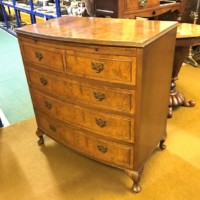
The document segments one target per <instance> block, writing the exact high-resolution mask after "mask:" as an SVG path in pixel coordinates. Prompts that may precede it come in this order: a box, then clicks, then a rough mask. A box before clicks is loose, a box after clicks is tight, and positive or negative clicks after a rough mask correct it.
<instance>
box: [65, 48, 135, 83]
mask: <svg viewBox="0 0 200 200" xmlns="http://www.w3.org/2000/svg"><path fill="white" fill-rule="evenodd" d="M65 60H66V72H67V73H69V74H74V75H77V76H80V77H87V78H91V79H99V80H105V81H109V82H117V83H126V84H132V85H135V82H136V81H135V79H136V78H135V77H136V58H135V57H125V56H109V55H108V56H105V55H95V54H89V53H80V52H73V51H70V52H68V54H66V55H65Z"/></svg>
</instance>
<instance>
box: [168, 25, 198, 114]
mask: <svg viewBox="0 0 200 200" xmlns="http://www.w3.org/2000/svg"><path fill="white" fill-rule="evenodd" d="M197 44H200V25H196V24H186V23H180V24H179V26H178V30H177V36H176V48H175V54H174V64H173V73H172V83H171V94H170V104H169V115H168V116H169V117H172V109H173V108H177V107H179V106H187V107H193V106H195V102H194V101H191V100H190V101H187V100H186V98H185V95H184V94H183V93H181V92H179V91H177V90H176V83H175V81H176V80H178V74H179V72H180V69H181V66H182V64H183V62H184V59H185V57H186V56H187V54H188V52H189V48H190V46H191V45H197ZM188 84H189V83H188Z"/></svg>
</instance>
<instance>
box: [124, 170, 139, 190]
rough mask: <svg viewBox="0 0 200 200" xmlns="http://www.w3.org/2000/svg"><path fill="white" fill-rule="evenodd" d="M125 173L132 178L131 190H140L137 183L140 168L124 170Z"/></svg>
mask: <svg viewBox="0 0 200 200" xmlns="http://www.w3.org/2000/svg"><path fill="white" fill-rule="evenodd" d="M125 173H126V174H127V175H128V176H129V177H130V178H131V179H132V180H133V186H132V190H133V192H135V193H139V192H140V191H141V190H142V188H141V186H140V184H139V182H140V177H141V173H142V170H141V172H136V171H129V170H125Z"/></svg>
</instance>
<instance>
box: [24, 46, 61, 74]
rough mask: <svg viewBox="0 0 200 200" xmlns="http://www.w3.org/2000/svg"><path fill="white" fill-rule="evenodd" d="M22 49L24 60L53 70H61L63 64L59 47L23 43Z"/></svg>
mask: <svg viewBox="0 0 200 200" xmlns="http://www.w3.org/2000/svg"><path fill="white" fill-rule="evenodd" d="M22 51H23V55H24V60H25V61H26V62H31V63H32V62H33V63H35V64H37V65H40V66H42V67H44V68H49V69H51V70H55V71H63V68H64V65H63V58H62V51H61V50H60V49H55V48H50V47H45V46H32V45H30V44H28V43H23V45H22Z"/></svg>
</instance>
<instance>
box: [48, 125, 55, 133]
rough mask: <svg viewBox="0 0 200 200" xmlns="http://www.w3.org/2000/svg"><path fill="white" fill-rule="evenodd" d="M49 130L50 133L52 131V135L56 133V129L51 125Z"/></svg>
mask: <svg viewBox="0 0 200 200" xmlns="http://www.w3.org/2000/svg"><path fill="white" fill-rule="evenodd" d="M49 129H50V130H51V131H53V132H54V133H55V132H56V127H55V126H54V125H52V124H50V125H49Z"/></svg>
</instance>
